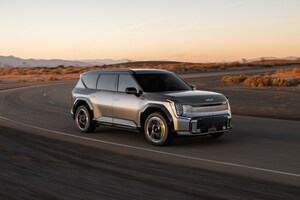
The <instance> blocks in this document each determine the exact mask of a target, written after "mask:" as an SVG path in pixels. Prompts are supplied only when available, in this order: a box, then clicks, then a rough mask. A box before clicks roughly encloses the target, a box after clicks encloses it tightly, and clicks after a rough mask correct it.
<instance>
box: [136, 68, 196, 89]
mask: <svg viewBox="0 0 300 200" xmlns="http://www.w3.org/2000/svg"><path fill="white" fill-rule="evenodd" d="M133 76H134V77H135V79H136V80H137V82H138V83H139V84H140V86H141V87H142V89H143V90H144V92H164V91H178V90H191V88H190V87H189V85H188V84H186V82H184V81H183V80H182V79H181V78H179V77H178V76H176V75H175V74H174V73H169V72H167V73H153V74H148V73H147V74H134V75H133Z"/></svg>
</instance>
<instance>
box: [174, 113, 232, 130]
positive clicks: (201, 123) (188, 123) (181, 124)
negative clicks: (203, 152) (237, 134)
mask: <svg viewBox="0 0 300 200" xmlns="http://www.w3.org/2000/svg"><path fill="white" fill-rule="evenodd" d="M176 121H177V124H176V125H177V126H176V128H175V132H176V133H177V134H178V135H208V134H214V133H219V132H228V131H229V130H230V129H231V127H232V126H231V115H230V114H222V115H210V116H199V117H192V118H179V117H178V118H177V119H176Z"/></svg>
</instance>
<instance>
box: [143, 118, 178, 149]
mask: <svg viewBox="0 0 300 200" xmlns="http://www.w3.org/2000/svg"><path fill="white" fill-rule="evenodd" d="M144 133H145V137H146V139H147V141H148V142H150V143H151V144H153V145H156V146H163V145H167V144H169V143H170V142H171V141H172V139H173V137H172V134H171V131H170V127H169V126H168V123H167V120H166V119H165V117H164V116H163V115H162V114H161V113H159V112H155V113H152V114H150V115H149V116H148V117H147V119H146V121H145V124H144Z"/></svg>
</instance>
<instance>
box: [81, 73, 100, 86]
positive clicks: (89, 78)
mask: <svg viewBox="0 0 300 200" xmlns="http://www.w3.org/2000/svg"><path fill="white" fill-rule="evenodd" d="M98 77H99V75H83V76H82V81H83V83H84V84H85V86H86V87H87V88H89V89H96V82H97V79H98Z"/></svg>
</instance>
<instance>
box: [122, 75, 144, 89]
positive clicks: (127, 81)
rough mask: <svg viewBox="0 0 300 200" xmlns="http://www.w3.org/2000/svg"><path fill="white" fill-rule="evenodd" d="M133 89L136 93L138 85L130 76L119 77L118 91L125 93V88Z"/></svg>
mask: <svg viewBox="0 0 300 200" xmlns="http://www.w3.org/2000/svg"><path fill="white" fill-rule="evenodd" d="M129 87H134V88H135V89H136V90H137V91H138V88H139V87H138V85H137V84H136V82H135V81H134V79H133V78H132V76H130V75H119V84H118V91H119V92H125V89H126V88H129Z"/></svg>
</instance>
